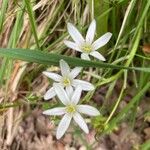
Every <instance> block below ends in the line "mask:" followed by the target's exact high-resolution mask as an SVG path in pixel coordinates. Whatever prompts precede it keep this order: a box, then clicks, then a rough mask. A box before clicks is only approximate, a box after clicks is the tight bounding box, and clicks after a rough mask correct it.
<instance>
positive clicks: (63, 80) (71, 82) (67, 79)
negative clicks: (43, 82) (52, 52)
mask: <svg viewBox="0 0 150 150" xmlns="http://www.w3.org/2000/svg"><path fill="white" fill-rule="evenodd" d="M60 69H61V74H62V76H61V75H59V74H56V73H53V72H48V71H44V72H43V74H44V75H46V76H47V77H49V78H51V79H52V80H54V81H55V82H57V83H60V85H61V86H62V87H63V88H65V90H66V91H67V93H72V92H73V87H74V88H75V87H77V86H78V85H80V86H81V88H82V90H83V91H91V90H94V86H93V85H92V84H91V83H89V82H86V81H83V80H79V79H75V78H76V77H77V76H78V74H79V73H80V72H81V69H82V68H81V67H75V68H74V69H72V70H71V69H70V67H69V65H68V64H67V63H66V62H65V61H64V60H60ZM55 95H56V92H55V89H54V87H51V88H50V89H49V90H48V91H47V92H46V94H45V95H44V99H45V100H49V99H51V98H52V97H54V96H55Z"/></svg>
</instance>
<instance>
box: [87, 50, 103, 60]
mask: <svg viewBox="0 0 150 150" xmlns="http://www.w3.org/2000/svg"><path fill="white" fill-rule="evenodd" d="M90 55H92V56H93V57H95V58H97V59H99V60H101V61H105V60H106V59H105V58H104V56H102V55H101V54H100V53H99V52H97V51H93V52H91V53H90Z"/></svg>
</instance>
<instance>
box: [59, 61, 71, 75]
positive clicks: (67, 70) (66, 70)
mask: <svg viewBox="0 0 150 150" xmlns="http://www.w3.org/2000/svg"><path fill="white" fill-rule="evenodd" d="M59 63H60V69H61V74H62V76H66V75H68V74H69V73H70V67H69V65H68V64H67V63H66V62H65V61H64V60H63V59H61V60H60V61H59Z"/></svg>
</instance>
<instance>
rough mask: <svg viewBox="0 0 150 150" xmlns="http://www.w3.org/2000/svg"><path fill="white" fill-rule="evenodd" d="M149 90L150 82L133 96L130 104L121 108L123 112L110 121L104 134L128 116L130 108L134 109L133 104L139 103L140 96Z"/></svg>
mask: <svg viewBox="0 0 150 150" xmlns="http://www.w3.org/2000/svg"><path fill="white" fill-rule="evenodd" d="M149 88H150V82H147V84H146V85H145V86H144V87H143V88H142V89H141V91H139V92H138V93H137V95H135V96H134V97H133V98H132V99H131V100H130V102H129V103H128V105H127V106H126V107H125V108H123V110H122V111H121V112H120V113H119V114H118V115H117V116H116V117H115V118H113V119H112V121H110V123H109V126H107V127H108V128H106V130H105V131H104V132H105V133H106V132H109V131H111V130H112V129H113V128H114V127H115V126H116V124H117V123H118V122H119V121H121V120H122V119H123V118H124V116H125V115H126V114H128V113H129V112H130V109H131V108H132V107H134V105H135V103H137V102H139V101H140V100H141V99H142V96H144V94H145V92H146V91H147V90H148V89H149Z"/></svg>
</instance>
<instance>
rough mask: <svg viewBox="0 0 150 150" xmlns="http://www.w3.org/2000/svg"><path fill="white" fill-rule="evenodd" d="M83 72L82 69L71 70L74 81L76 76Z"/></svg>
mask: <svg viewBox="0 0 150 150" xmlns="http://www.w3.org/2000/svg"><path fill="white" fill-rule="evenodd" d="M81 70H82V67H75V68H74V69H72V70H71V72H70V77H71V78H72V79H74V78H75V77H76V76H78V75H79V73H80V72H81Z"/></svg>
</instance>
